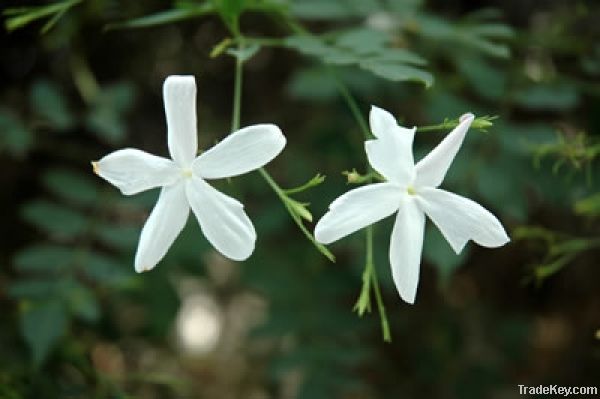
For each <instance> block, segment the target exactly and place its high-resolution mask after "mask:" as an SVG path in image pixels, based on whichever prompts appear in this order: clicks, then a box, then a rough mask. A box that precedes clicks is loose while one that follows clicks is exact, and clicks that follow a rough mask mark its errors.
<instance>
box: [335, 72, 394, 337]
mask: <svg viewBox="0 0 600 399" xmlns="http://www.w3.org/2000/svg"><path fill="white" fill-rule="evenodd" d="M330 71H331V73H332V75H333V78H334V79H335V82H336V84H337V87H338V90H339V91H340V94H341V95H342V97H343V98H344V100H345V101H346V104H347V105H348V108H350V111H351V112H352V115H353V116H354V119H356V122H357V123H358V125H359V126H360V129H361V131H362V132H363V135H364V138H365V139H366V140H369V139H371V138H373V136H372V134H371V130H370V129H369V126H368V124H367V121H366V120H365V118H364V116H363V114H362V112H360V108H359V106H358V103H357V102H356V100H355V99H354V97H353V96H352V94H351V93H350V90H348V88H347V87H346V85H344V83H343V82H342V81H341V80H340V78H339V77H338V76H337V75H336V73H335V71H334V70H333V69H332V68H330ZM375 175H376V172H375V171H374V170H373V169H372V168H371V165H370V164H369V163H368V162H367V178H366V179H365V180H366V183H370V182H371V181H372V177H373V176H375ZM365 240H366V252H367V254H366V265H365V269H366V270H365V273H368V274H369V276H370V281H368V282H364V283H367V284H371V285H372V286H373V291H374V292H375V300H376V301H377V310H378V311H379V319H380V320H381V330H382V333H383V340H384V341H385V342H391V341H392V335H391V333H390V325H389V322H388V319H387V314H386V312H385V305H384V303H383V297H382V295H381V289H380V288H379V279H378V278H377V270H376V269H375V262H374V261H373V226H369V227H367V229H366V233H365Z"/></svg>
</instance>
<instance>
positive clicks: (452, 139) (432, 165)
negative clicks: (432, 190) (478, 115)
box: [415, 114, 475, 187]
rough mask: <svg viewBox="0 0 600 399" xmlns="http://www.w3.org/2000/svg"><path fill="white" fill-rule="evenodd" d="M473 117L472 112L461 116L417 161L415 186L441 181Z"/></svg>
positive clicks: (436, 183) (429, 184) (436, 184)
mask: <svg viewBox="0 0 600 399" xmlns="http://www.w3.org/2000/svg"><path fill="white" fill-rule="evenodd" d="M474 119H475V116H474V115H473V114H464V115H463V116H461V117H460V123H459V124H458V126H456V127H455V128H454V129H453V130H452V131H451V132H450V133H448V135H447V136H446V137H444V139H443V140H442V141H441V142H440V143H439V144H438V145H437V146H436V147H435V148H434V149H433V150H431V152H430V153H429V154H427V155H426V156H425V157H424V158H423V159H421V160H420V161H419V162H418V163H417V166H416V170H417V177H416V181H415V186H417V187H437V186H439V185H440V184H441V183H442V181H443V180H444V177H445V176H446V172H448V169H449V168H450V165H451V164H452V161H453V160H454V157H455V156H456V153H457V152H458V150H459V149H460V146H461V145H462V142H463V140H464V139H465V136H466V134H467V130H469V126H471V123H473V120H474Z"/></svg>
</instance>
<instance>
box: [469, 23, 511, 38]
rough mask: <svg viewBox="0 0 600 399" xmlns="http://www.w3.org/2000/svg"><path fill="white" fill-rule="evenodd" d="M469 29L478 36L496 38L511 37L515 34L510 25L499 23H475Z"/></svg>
mask: <svg viewBox="0 0 600 399" xmlns="http://www.w3.org/2000/svg"><path fill="white" fill-rule="evenodd" d="M469 30H470V31H471V32H472V33H475V34H476V35H478V36H484V37H489V38H496V39H512V38H513V37H514V36H515V31H514V30H513V29H512V28H511V27H510V26H508V25H504V24H499V23H490V24H482V25H476V26H473V27H472V28H470V29H469Z"/></svg>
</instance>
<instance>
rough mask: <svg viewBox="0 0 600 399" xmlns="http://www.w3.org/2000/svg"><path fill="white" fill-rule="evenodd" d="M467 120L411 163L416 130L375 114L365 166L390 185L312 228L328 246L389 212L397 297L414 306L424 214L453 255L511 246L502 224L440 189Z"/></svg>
mask: <svg viewBox="0 0 600 399" xmlns="http://www.w3.org/2000/svg"><path fill="white" fill-rule="evenodd" d="M473 119H474V116H473V114H465V115H463V116H462V117H461V118H460V124H459V125H458V126H457V127H456V128H455V129H454V130H452V132H450V134H448V135H447V136H446V137H445V138H444V139H443V140H442V141H441V142H440V143H439V144H438V146H437V147H435V148H434V149H433V150H432V151H431V152H430V153H429V154H427V156H425V157H424V158H423V159H421V160H420V161H419V162H418V163H417V164H416V165H415V164H414V160H413V154H412V144H413V139H414V135H415V131H416V128H412V129H406V128H403V127H401V126H398V124H397V123H396V119H395V118H394V117H393V116H392V115H391V114H390V113H389V112H387V111H385V110H383V109H380V108H377V107H372V108H371V113H370V115H369V122H370V125H371V131H372V132H373V134H374V135H375V137H376V138H375V139H374V140H368V141H367V142H366V143H365V150H366V152H367V157H368V159H369V163H370V164H371V166H372V167H373V169H375V170H376V171H377V172H379V173H380V174H381V175H382V176H383V177H384V178H385V179H386V180H387V181H386V182H384V183H375V184H370V185H367V186H363V187H360V188H356V189H354V190H351V191H349V192H347V193H345V194H344V195H342V196H341V197H339V198H337V199H336V200H335V201H333V202H332V203H331V205H330V206H329V211H328V212H327V213H326V214H325V215H324V216H323V217H322V218H321V220H319V222H318V223H317V226H316V227H315V238H316V239H317V241H319V242H321V243H323V244H329V243H332V242H334V241H336V240H339V239H340V238H342V237H345V236H347V235H348V234H351V233H353V232H355V231H357V230H359V229H361V228H363V227H366V226H368V225H370V224H373V223H375V222H377V221H379V220H381V219H383V218H385V217H387V216H390V215H392V214H394V213H397V215H396V221H395V224H394V228H393V231H392V237H391V240H390V253H389V259H390V264H391V267H392V276H393V279H394V283H395V284H396V288H397V289H398V292H399V293H400V297H401V298H402V299H403V300H405V301H406V302H408V303H414V300H415V295H416V292H417V283H418V282H419V268H420V263H421V252H422V248H423V232H424V227H425V215H427V216H429V218H430V219H431V220H432V221H433V224H435V225H436V226H437V228H438V229H440V231H441V232H442V235H443V236H444V237H445V238H446V240H447V241H448V242H449V243H450V246H451V247H452V249H454V251H455V252H456V253H457V254H458V253H460V251H461V250H462V249H463V247H464V246H465V244H466V243H467V241H469V240H473V241H475V242H476V243H477V244H479V245H482V246H484V247H499V246H502V245H504V244H506V243H507V242H508V241H510V239H509V238H508V236H507V235H506V232H505V231H504V228H503V227H502V224H501V223H500V222H499V221H498V219H496V217H495V216H494V215H492V214H491V213H490V212H489V211H488V210H486V209H485V208H483V207H482V206H481V205H479V204H477V203H476V202H474V201H472V200H470V199H468V198H464V197H461V196H460V195H456V194H454V193H451V192H448V191H445V190H442V189H439V188H438V186H439V185H440V184H441V183H442V181H443V180H444V176H445V175H446V172H447V171H448V168H449V167H450V164H451V163H452V160H453V159H454V157H455V156H456V153H457V152H458V150H459V148H460V146H461V144H462V142H463V139H464V138H465V135H466V133H467V130H468V129H469V126H470V125H471V123H472V122H473Z"/></svg>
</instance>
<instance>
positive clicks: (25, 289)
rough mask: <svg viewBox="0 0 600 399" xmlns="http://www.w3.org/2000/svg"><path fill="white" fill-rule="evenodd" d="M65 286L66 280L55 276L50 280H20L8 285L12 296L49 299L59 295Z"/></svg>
mask: <svg viewBox="0 0 600 399" xmlns="http://www.w3.org/2000/svg"><path fill="white" fill-rule="evenodd" d="M64 286H65V283H64V280H56V279H55V278H54V277H52V279H49V280H45V279H27V280H19V281H15V282H13V283H12V284H11V285H10V286H9V287H8V295H9V296H10V297H12V298H28V299H47V298H52V297H54V296H56V295H58V294H59V293H60V292H61V290H62V288H63V287H64Z"/></svg>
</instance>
